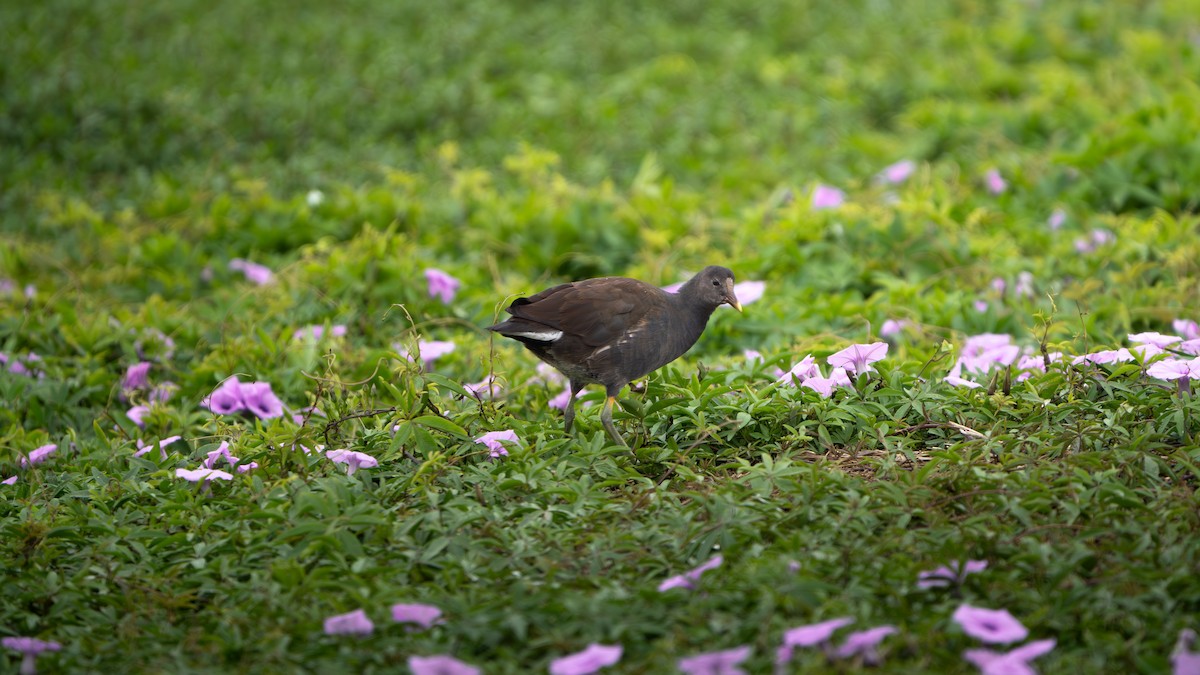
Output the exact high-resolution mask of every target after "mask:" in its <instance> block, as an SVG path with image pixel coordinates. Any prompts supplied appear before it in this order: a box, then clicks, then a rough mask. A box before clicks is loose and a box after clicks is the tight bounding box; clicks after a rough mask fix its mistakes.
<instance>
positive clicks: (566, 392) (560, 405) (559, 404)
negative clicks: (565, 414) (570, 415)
mask: <svg viewBox="0 0 1200 675" xmlns="http://www.w3.org/2000/svg"><path fill="white" fill-rule="evenodd" d="M580 396H583V390H582V389H580V390H579V391H578V392H577V393H576V394H575V398H579V397H580ZM570 400H571V388H570V387H567V388H566V389H563V390H562V391H561V392H559V394H558V395H557V396H555V397H554V398H552V399H550V403H549V405H550V407H551V408H555V409H557V410H566V409H567V403H569V402H570Z"/></svg>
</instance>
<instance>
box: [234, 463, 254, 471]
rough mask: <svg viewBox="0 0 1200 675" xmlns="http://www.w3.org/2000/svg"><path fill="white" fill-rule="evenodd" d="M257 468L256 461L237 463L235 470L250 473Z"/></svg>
mask: <svg viewBox="0 0 1200 675" xmlns="http://www.w3.org/2000/svg"><path fill="white" fill-rule="evenodd" d="M257 468H258V462H246V463H245V464H239V465H238V468H237V471H238V473H250V472H251V471H253V470H255V469H257Z"/></svg>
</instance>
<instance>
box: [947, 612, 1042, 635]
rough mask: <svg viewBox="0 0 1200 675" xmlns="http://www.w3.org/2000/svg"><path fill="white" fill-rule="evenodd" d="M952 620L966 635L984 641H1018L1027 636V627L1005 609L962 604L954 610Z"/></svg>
mask: <svg viewBox="0 0 1200 675" xmlns="http://www.w3.org/2000/svg"><path fill="white" fill-rule="evenodd" d="M954 620H955V621H956V622H957V623H958V625H959V626H962V629H963V632H965V633H966V634H967V635H970V636H971V637H973V638H976V639H978V640H982V641H984V642H989V643H999V642H1019V641H1021V640H1024V639H1025V638H1026V637H1028V636H1029V629H1027V628H1025V626H1023V625H1022V624H1021V622H1020V621H1017V620H1016V619H1015V618H1014V617H1013V615H1012V614H1009V613H1008V610H1005V609H985V608H983V607H972V606H971V605H967V604H963V605H961V606H959V608H958V609H957V610H955V611H954Z"/></svg>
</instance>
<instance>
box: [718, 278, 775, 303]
mask: <svg viewBox="0 0 1200 675" xmlns="http://www.w3.org/2000/svg"><path fill="white" fill-rule="evenodd" d="M766 290H767V282H765V281H743V282H741V283H737V284H734V285H733V294H734V295H736V296H737V299H738V302H741V303H742V304H743V305H749V304H750V303H752V302H758V301H759V300H761V299H762V296H763V293H764V292H766ZM725 306H726V307H728V305H725Z"/></svg>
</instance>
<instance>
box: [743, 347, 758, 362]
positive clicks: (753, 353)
mask: <svg viewBox="0 0 1200 675" xmlns="http://www.w3.org/2000/svg"><path fill="white" fill-rule="evenodd" d="M742 358H744V359H746V360H747V361H749V362H750V363H758V362H759V361H762V360H763V355H762V352H759V351H758V350H755V349H744V350H742Z"/></svg>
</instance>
